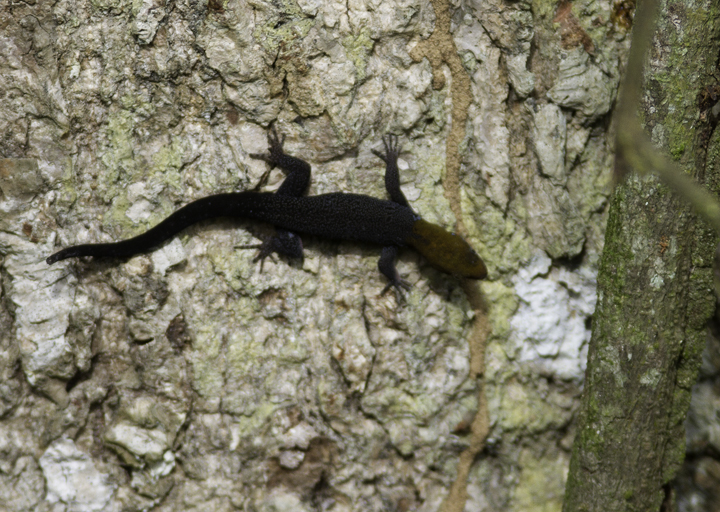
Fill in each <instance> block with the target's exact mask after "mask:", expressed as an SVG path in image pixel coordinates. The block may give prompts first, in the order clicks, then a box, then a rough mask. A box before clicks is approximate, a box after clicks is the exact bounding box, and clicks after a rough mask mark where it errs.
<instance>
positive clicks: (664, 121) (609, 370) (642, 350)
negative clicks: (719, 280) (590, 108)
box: [563, 1, 720, 512]
mask: <svg viewBox="0 0 720 512" xmlns="http://www.w3.org/2000/svg"><path fill="white" fill-rule="evenodd" d="M639 15H642V14H641V13H639ZM719 36H720V15H718V4H717V2H710V1H707V2H701V3H700V4H693V5H690V4H688V3H686V2H667V3H663V5H662V8H661V13H660V15H659V17H658V27H657V32H656V34H655V38H654V41H653V44H652V50H651V55H650V57H649V59H648V65H647V67H646V70H645V79H644V83H645V91H644V94H643V103H642V105H640V106H639V108H640V110H641V116H642V118H643V120H644V124H645V127H646V130H647V131H648V133H650V134H652V138H653V141H654V142H655V143H656V144H657V146H658V147H659V148H662V150H663V151H664V152H665V153H666V154H667V156H668V158H673V159H674V160H676V161H677V162H678V163H679V164H680V165H681V166H682V168H683V169H684V170H685V171H686V172H687V173H688V174H689V175H691V176H693V177H695V178H696V179H698V180H700V181H701V182H703V183H706V184H707V185H708V186H709V187H710V188H711V189H712V190H713V191H715V192H717V191H718V183H720V174H718V171H719V169H718V162H717V161H716V159H717V149H716V147H717V146H716V145H717V144H718V143H719V142H720V138H718V136H717V135H716V132H715V131H714V128H715V123H716V122H717V120H716V118H715V115H714V114H711V113H710V112H709V110H708V105H711V104H712V103H714V101H711V102H710V103H708V101H705V100H703V97H704V94H705V96H706V95H707V93H706V92H705V90H706V88H707V87H709V86H710V85H712V84H714V83H715V81H716V78H714V73H715V72H716V71H717V68H716V66H717V58H718V52H719V49H720V39H719ZM708 155H711V157H710V158H708ZM616 166H617V169H618V170H619V171H620V174H623V173H624V172H631V171H632V169H630V168H627V164H626V160H625V159H623V158H619V159H618V161H617V163H616ZM716 245H717V236H716V234H715V233H714V232H712V231H711V230H709V229H708V228H707V227H706V226H705V225H704V224H703V223H702V222H700V221H698V220H697V218H696V216H695V215H694V214H693V212H692V211H690V209H689V208H688V207H687V206H686V204H685V203H684V202H683V201H682V200H681V199H679V198H678V197H677V196H675V195H674V194H673V192H672V191H671V190H668V189H667V188H666V187H665V186H663V185H661V184H660V183H659V182H658V180H657V179H656V178H655V177H652V176H650V177H644V178H642V177H639V176H638V175H636V174H629V176H628V177H627V179H625V180H624V181H623V182H622V183H621V184H620V185H618V187H617V188H616V190H615V192H614V194H613V198H612V201H611V205H610V214H609V219H608V225H607V231H606V234H605V247H604V250H603V256H602V260H601V265H600V273H599V275H598V306H597V309H596V311H595V316H594V318H593V326H592V327H593V329H592V330H593V334H592V339H591V342H590V351H589V354H588V368H587V373H586V381H585V389H584V391H583V399H582V406H581V411H580V418H579V424H578V435H577V437H576V439H575V443H574V445H573V455H572V460H571V464H570V473H569V476H568V483H567V488H566V495H565V503H564V507H563V510H565V511H567V512H570V511H590V510H595V511H606V510H628V511H651V510H657V511H659V510H661V507H663V506H665V507H670V508H664V509H663V510H670V509H672V508H673V507H674V505H673V503H674V497H673V492H672V486H671V485H670V483H671V481H672V480H673V478H674V477H675V475H676V474H677V471H678V469H679V467H680V465H681V464H682V462H683V459H684V456H685V428H684V427H685V426H684V422H685V417H686V415H687V411H688V407H689V405H690V396H691V388H692V386H693V384H694V383H695V381H696V378H697V374H698V369H699V363H700V355H701V353H702V351H703V348H704V347H705V340H706V327H707V322H708V320H709V318H710V317H711V316H712V314H713V311H714V305H715V301H714V297H713V275H712V265H713V256H714V252H715V246H716Z"/></svg>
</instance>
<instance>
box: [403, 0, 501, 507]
mask: <svg viewBox="0 0 720 512" xmlns="http://www.w3.org/2000/svg"><path fill="white" fill-rule="evenodd" d="M432 4H433V8H434V10H435V29H434V30H433V33H432V35H431V36H430V37H429V38H428V39H426V40H424V41H421V42H420V43H419V44H418V45H417V46H415V48H413V49H412V51H411V52H410V56H411V57H412V59H413V60H414V61H415V62H419V61H421V60H422V59H423V58H427V59H428V60H429V61H430V65H431V66H432V70H433V87H434V88H435V89H442V88H443V87H444V86H445V76H444V74H443V65H446V66H447V67H448V68H449V70H450V96H451V98H452V125H451V128H450V133H449V134H448V137H447V141H446V146H445V161H446V163H445V165H446V170H445V180H444V182H443V185H444V187H445V197H446V198H447V199H448V202H449V203H450V208H451V209H452V211H453V214H454V215H455V219H456V222H457V231H458V233H460V234H461V235H466V234H467V230H466V228H465V225H464V223H463V220H462V219H463V215H462V201H461V195H460V178H459V173H460V162H461V159H460V143H461V142H462V141H463V140H464V139H465V127H466V125H467V117H468V110H469V108H470V105H471V104H472V100H473V96H472V89H471V87H470V77H468V75H467V72H466V71H465V68H464V67H463V64H462V61H461V60H460V56H459V55H458V53H457V47H456V46H455V41H454V40H453V37H452V34H451V33H450V21H451V13H450V2H449V0H432ZM463 289H464V291H465V294H466V296H467V298H468V301H469V302H470V305H471V307H472V308H473V311H474V312H475V320H474V322H473V329H472V333H471V334H470V337H469V339H468V344H469V346H470V377H471V378H475V379H476V380H477V381H478V409H477V413H476V414H475V418H474V419H473V421H472V424H471V426H470V445H469V446H468V447H467V448H466V449H465V450H464V451H463V452H462V453H461V454H460V459H459V461H458V467H457V475H456V476H455V481H454V482H453V484H452V486H451V487H450V492H449V493H448V495H447V497H446V498H445V501H444V502H443V504H442V507H441V510H442V511H443V512H462V511H463V510H464V509H465V502H466V501H467V478H468V475H469V473H470V468H471V467H472V463H473V461H474V460H475V457H476V456H477V454H478V453H480V451H481V450H482V449H483V447H484V446H485V439H486V438H487V436H488V433H489V431H490V421H489V413H488V409H487V399H486V397H485V386H484V383H483V374H484V372H485V347H486V344H487V339H488V336H489V334H490V322H489V321H488V315H487V306H486V303H485V301H484V299H483V295H482V292H481V290H480V287H479V285H478V284H477V283H476V282H471V281H465V282H464V283H463Z"/></svg>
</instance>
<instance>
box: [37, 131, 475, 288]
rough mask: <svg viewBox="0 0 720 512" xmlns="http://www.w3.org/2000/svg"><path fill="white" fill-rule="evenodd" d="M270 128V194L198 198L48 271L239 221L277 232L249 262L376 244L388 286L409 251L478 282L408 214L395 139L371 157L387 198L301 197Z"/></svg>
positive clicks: (463, 247)
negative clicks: (318, 245)
mask: <svg viewBox="0 0 720 512" xmlns="http://www.w3.org/2000/svg"><path fill="white" fill-rule="evenodd" d="M284 140H285V138H284V137H283V138H282V139H280V138H279V137H278V136H277V133H276V132H275V130H272V131H270V132H269V133H268V142H269V149H268V152H267V153H266V154H252V155H250V156H251V157H253V158H258V159H262V160H264V161H266V162H267V163H269V164H270V165H271V166H273V167H275V166H277V167H280V169H282V170H283V171H284V172H285V174H286V175H287V177H286V178H285V180H284V181H283V183H282V185H281V186H280V188H279V189H278V190H277V192H275V193H268V192H252V191H248V192H235V193H229V194H217V195H213V196H209V197H205V198H203V199H198V200H197V201H193V202H192V203H190V204H188V205H186V206H183V207H182V208H180V209H179V210H178V211H176V212H175V213H173V214H172V215H170V216H169V217H168V218H167V219H165V220H163V221H162V222H160V223H159V224H158V225H157V226H155V227H153V228H152V229H150V230H148V231H146V232H145V233H143V234H142V235H138V236H136V237H134V238H130V239H128V240H123V241H121V242H114V243H106V244H83V245H74V246H72V247H68V248H66V249H63V250H61V251H58V252H56V253H55V254H53V255H52V256H50V257H48V258H47V263H48V264H49V265H51V264H53V263H55V262H57V261H60V260H64V259H66V258H78V257H81V256H93V257H95V258H107V257H128V256H133V255H135V254H140V253H144V252H148V251H150V250H151V249H153V248H155V247H157V246H158V245H160V244H161V243H162V242H164V241H165V240H168V239H169V238H172V237H173V236H175V235H176V234H177V233H179V232H180V231H182V230H183V229H185V228H187V227H188V226H190V225H192V224H195V223H196V222H200V221H203V220H207V219H212V218H216V217H239V218H244V219H253V220H258V221H262V222H267V223H269V224H272V225H274V226H275V228H276V229H277V234H276V235H275V236H273V237H272V238H270V239H269V240H267V241H265V242H264V243H263V244H262V245H260V246H259V247H260V251H259V253H258V256H257V258H256V261H257V260H258V259H259V260H264V259H265V258H266V257H267V256H269V255H270V254H272V253H274V252H275V253H278V254H282V255H285V256H289V257H291V258H302V252H303V246H302V240H301V239H300V237H299V236H298V235H297V234H298V233H304V234H308V235H315V236H318V237H323V238H330V239H333V240H355V241H358V242H370V243H373V244H377V245H380V246H382V253H381V255H380V261H379V263H378V268H379V269H380V272H382V274H383V275H384V276H385V277H387V278H388V280H389V283H388V286H387V287H386V288H385V289H386V290H387V288H388V287H390V286H395V287H396V288H400V287H405V288H407V287H408V285H407V283H405V281H403V280H402V279H400V276H399V275H398V273H397V270H396V268H395V259H396V258H397V254H398V250H399V248H401V247H405V246H410V247H412V248H414V249H415V250H417V251H418V252H419V253H420V254H422V255H423V256H424V257H425V259H427V260H428V262H430V264H432V265H433V266H434V267H436V268H437V269H439V270H441V271H443V272H447V273H448V274H453V275H457V276H461V277H468V278H473V279H482V278H484V277H485V276H486V275H487V269H486V268H485V264H484V263H483V261H482V259H481V258H480V256H478V255H477V253H476V252H475V251H474V250H473V248H472V247H470V245H469V244H468V243H467V242H466V241H465V240H463V239H462V238H461V237H460V236H458V235H456V234H455V233H450V232H448V231H446V230H445V229H443V228H441V227H440V226H437V225H435V224H431V223H429V222H426V221H424V220H423V219H422V218H421V217H420V216H419V215H417V214H416V213H415V212H413V210H412V208H410V205H409V204H408V202H407V199H405V195H404V194H403V193H402V190H400V176H399V174H398V167H397V159H398V155H399V153H400V151H399V149H398V139H397V137H396V136H393V135H388V136H387V137H384V138H383V143H384V145H385V153H384V154H383V153H380V152H378V151H373V153H375V154H376V155H377V156H378V157H380V158H381V159H382V160H383V161H385V164H386V168H385V188H386V189H387V191H388V194H389V195H390V200H389V201H388V200H383V199H377V198H375V197H370V196H366V195H361V194H345V193H342V192H337V193H333V194H322V195H318V196H310V197H306V196H304V195H303V194H304V193H305V191H306V190H307V188H308V185H309V183H310V165H309V164H308V163H307V162H304V161H303V160H300V159H299V158H294V157H292V156H289V155H286V154H285V152H284V151H283V142H284ZM256 247H257V246H256Z"/></svg>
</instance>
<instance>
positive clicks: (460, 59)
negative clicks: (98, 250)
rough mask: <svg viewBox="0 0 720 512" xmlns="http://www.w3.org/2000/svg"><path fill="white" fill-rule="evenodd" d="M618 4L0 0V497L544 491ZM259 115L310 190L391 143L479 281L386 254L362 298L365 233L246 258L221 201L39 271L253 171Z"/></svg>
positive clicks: (565, 434)
mask: <svg viewBox="0 0 720 512" xmlns="http://www.w3.org/2000/svg"><path fill="white" fill-rule="evenodd" d="M627 7H628V6H627V5H626V4H625V3H622V4H619V3H618V2H616V1H614V0H584V1H577V2H574V3H570V2H560V3H558V4H554V3H542V2H534V3H533V2H530V1H526V0H521V1H512V2H507V1H504V0H483V1H482V2H480V1H473V2H462V1H461V2H451V1H449V0H433V1H429V0H397V1H392V2H390V1H379V0H367V1H363V0H358V1H353V2H337V1H325V2H323V1H318V0H297V1H295V0H283V1H278V0H273V1H269V0H267V1H265V0H251V1H245V0H207V1H205V0H199V1H195V0H167V1H166V0H141V1H135V0H112V1H110V0H57V1H36V0H25V1H15V0H11V1H8V0H3V1H2V2H0V98H1V99H2V101H0V157H2V159H1V160H0V191H1V192H2V195H0V255H2V260H1V261H0V277H1V279H2V280H1V281H0V294H1V295H0V296H1V298H2V301H0V508H2V507H3V506H6V507H7V508H9V509H11V510H17V511H21V510H33V511H49V510H56V509H61V508H63V507H65V508H66V509H68V510H127V511H130V510H217V511H222V510H238V509H239V510H259V511H269V510H292V511H303V510H342V511H351V510H352V511H355V510H358V511H359V510H362V511H369V510H378V511H380V510H382V511H385V510H398V511H402V510H418V511H427V512H430V511H432V512H435V511H438V510H442V511H444V512H460V511H462V510H463V509H467V510H473V511H476V510H477V511H480V510H509V511H512V510H518V511H526V510H548V511H556V510H559V509H560V507H561V506H562V503H561V501H562V493H563V490H564V485H565V480H564V478H565V474H566V472H567V467H568V463H569V457H570V455H569V450H570V444H571V440H572V436H573V433H574V428H573V423H572V421H573V418H574V408H575V407H576V405H577V398H578V396H579V391H580V389H581V386H582V379H583V375H584V364H585V353H586V349H587V341H588V339H589V328H588V323H589V318H590V316H591V315H592V311H593V308H594V303H595V283H594V277H595V272H596V270H597V262H598V259H599V254H600V250H601V248H602V236H603V226H604V222H605V219H606V212H605V206H606V204H607V198H608V195H609V191H610V175H611V168H612V140H611V138H610V137H609V135H608V129H609V128H608V127H609V126H610V123H609V117H610V109H611V107H612V105H613V102H614V100H615V94H616V89H617V85H618V82H619V76H620V75H619V71H618V68H619V66H620V63H621V62H622V60H623V58H624V55H625V52H626V49H627V35H628V27H629V23H630V18H629V17H628V16H627V14H628V9H627ZM271 123H274V124H275V126H276V127H277V129H278V131H279V132H280V133H282V134H285V135H287V139H286V142H285V148H286V150H287V152H288V153H289V154H292V155H296V156H299V157H301V158H303V159H305V160H307V161H308V162H310V163H311V164H312V167H313V175H312V179H311V188H310V190H309V192H308V193H309V194H319V193H325V192H337V191H343V192H353V193H363V194H368V195H371V196H375V197H379V198H386V197H387V195H386V191H385V190H384V187H383V179H382V173H383V168H384V166H383V163H382V162H381V161H380V160H379V159H378V158H377V157H376V156H375V155H374V154H373V153H372V150H373V149H380V148H381V147H382V146H381V136H382V135H383V134H385V133H388V132H392V133H395V134H398V135H400V140H401V144H402V146H403V149H404V151H403V153H402V155H401V162H400V173H401V185H402V188H403V190H404V193H405V194H406V196H407V198H408V200H409V202H410V203H411V205H412V207H413V208H414V209H415V210H416V211H417V212H418V213H419V214H421V215H422V216H423V218H425V219H426V220H428V221H431V222H435V223H438V224H441V225H443V226H445V227H447V228H450V229H456V230H457V231H458V232H460V233H461V234H463V236H465V237H466V238H467V239H468V240H469V241H470V243H471V244H472V245H473V246H475V247H476V248H477V249H478V251H479V253H480V254H481V256H482V257H483V258H484V259H485V261H486V262H487V264H488V267H489V277H488V279H487V280H486V281H484V282H482V283H481V284H480V285H479V286H476V285H472V284H468V283H461V282H459V281H458V280H457V279H455V278H453V277H452V276H446V275H443V274H440V273H438V272H437V271H435V270H434V269H433V268H431V267H430V266H428V265H427V264H426V263H425V262H424V261H423V260H422V259H421V258H420V257H419V256H418V255H416V254H414V253H412V252H411V251H406V252H403V253H402V254H401V257H400V261H399V264H398V268H399V271H400V275H401V276H402V277H403V278H404V279H406V280H408V281H409V282H410V283H411V284H412V289H411V290H410V291H409V292H408V293H407V294H406V297H405V298H404V299H399V298H397V297H396V296H395V295H394V294H393V293H392V292H391V293H388V294H386V295H382V294H381V291H382V290H383V288H384V286H385V284H386V282H385V280H384V279H383V277H382V276H381V275H380V274H379V273H378V272H377V261H378V257H379V248H376V247H370V246H358V245H355V244H352V243H338V242H331V241H326V240H320V239H313V238H312V237H305V238H304V239H303V242H304V244H305V259H304V261H303V262H292V261H290V262H289V261H287V260H285V259H273V258H271V259H268V261H266V262H265V265H264V271H263V272H262V273H261V272H260V269H259V265H258V264H256V263H255V262H253V257H254V253H253V251H248V250H243V249H241V248H242V247H243V246H246V245H250V244H255V243H257V242H258V239H262V238H266V237H267V236H268V235H269V234H271V233H272V229H269V228H268V227H267V226H258V225H257V224H254V223H250V222H245V223H243V222H232V221H229V220H218V221H212V222H206V223H203V224H201V225H197V226H193V227H191V228H189V229H188V230H186V231H185V233H183V234H182V235H180V236H178V237H176V238H175V239H174V240H173V241H171V242H169V243H167V244H166V245H164V246H163V247H161V248H159V249H158V250H157V251H154V252H151V253H149V254H145V255H140V256H137V257H134V258H131V259H128V260H114V261H97V260H92V259H85V260H80V261H67V262H62V263H60V264H57V265H53V266H51V267H48V266H47V265H46V263H45V261H44V258H46V257H47V256H48V255H49V254H51V253H53V252H54V251H56V250H58V249H59V248H62V247H65V246H68V245H73V244H78V243H90V242H103V241H114V240H120V239H123V238H127V237H130V236H133V235H136V234H138V233H140V232H143V231H144V230H146V229H148V228H149V227H151V226H152V225H154V224H156V223H157V222H159V221H160V220H162V219H163V218H165V217H166V216H167V215H169V214H170V213H171V212H173V211H174V210H176V209H177V208H179V207H180V206H182V205H184V204H187V203H188V202H190V201H192V200H195V199H198V198H200V197H204V196H207V195H210V194H215V193H219V192H230V191H234V190H245V189H250V188H254V187H256V186H257V185H258V183H263V184H264V188H265V190H274V189H275V188H276V187H277V185H278V183H279V181H280V180H281V179H282V175H281V173H280V172H278V171H273V172H271V173H270V174H269V177H268V176H265V175H266V172H267V171H268V169H267V167H266V165H265V164H264V163H263V162H261V161H258V160H254V159H252V158H251V157H250V154H252V153H259V152H263V151H264V150H265V149H266V147H267V139H266V132H267V128H268V126H269V125H270V124H271ZM264 178H267V180H265V179H264ZM328 221H329V222H332V219H329V220H328ZM489 332H490V333H491V334H490V335H489V334H488V333H489Z"/></svg>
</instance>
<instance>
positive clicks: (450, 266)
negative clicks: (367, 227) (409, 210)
mask: <svg viewBox="0 0 720 512" xmlns="http://www.w3.org/2000/svg"><path fill="white" fill-rule="evenodd" d="M405 242H406V243H407V244H408V245H410V246H411V247H413V248H414V249H415V250H416V251H418V252H419V253H420V254H422V255H423V256H424V257H425V259H426V260H428V262H429V263H430V264H431V265H432V266H433V267H435V268H437V269H438V270H441V271H443V272H446V273H448V274H454V275H457V276H461V277H469V278H471V279H483V278H484V277H485V276H487V267H485V263H484V262H483V260H482V258H480V256H478V254H477V253H476V252H475V250H474V249H473V248H472V247H470V244H468V243H467V242H466V241H465V240H463V238H462V237H461V236H459V235H456V234H455V233H450V232H448V231H446V230H445V229H443V228H441V227H440V226H438V225H437V224H431V223H430V222H426V221H424V220H422V219H419V220H417V221H415V224H413V230H412V234H411V235H410V236H409V237H408V238H407V239H406V240H405Z"/></svg>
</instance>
